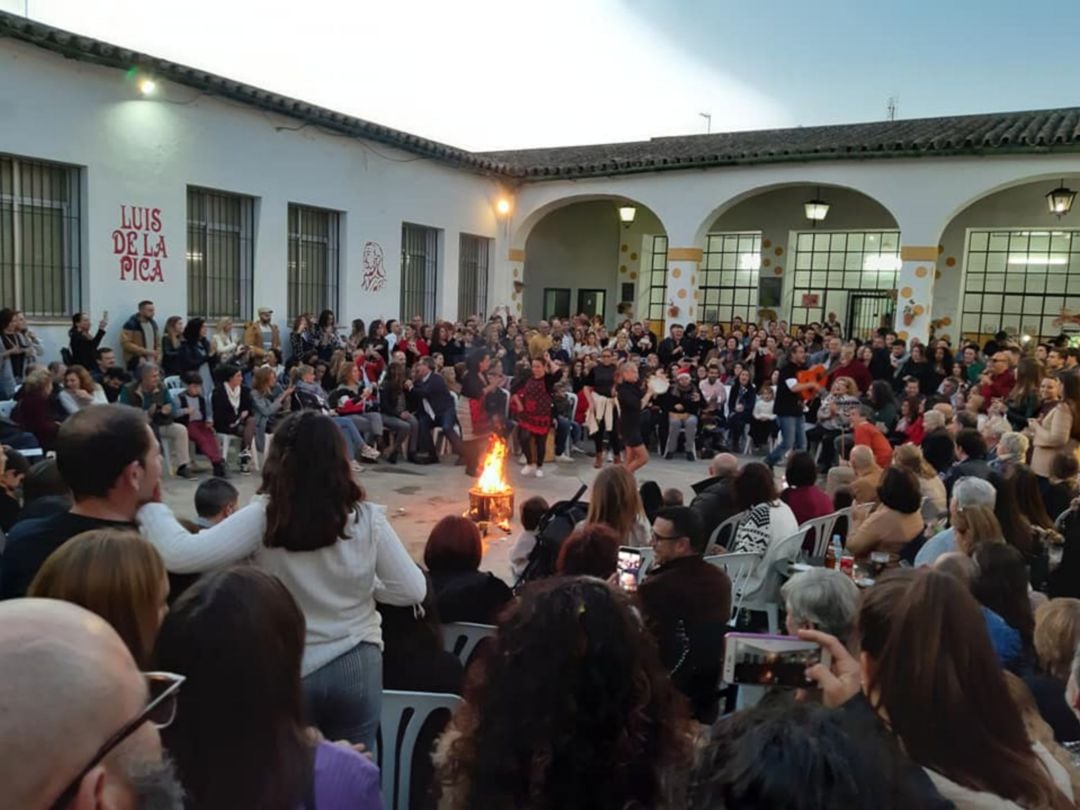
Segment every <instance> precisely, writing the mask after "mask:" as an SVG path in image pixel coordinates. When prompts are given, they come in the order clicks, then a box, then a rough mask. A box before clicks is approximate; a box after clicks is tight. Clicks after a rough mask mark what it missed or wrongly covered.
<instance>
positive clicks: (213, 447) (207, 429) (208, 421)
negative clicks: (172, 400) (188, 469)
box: [176, 371, 226, 478]
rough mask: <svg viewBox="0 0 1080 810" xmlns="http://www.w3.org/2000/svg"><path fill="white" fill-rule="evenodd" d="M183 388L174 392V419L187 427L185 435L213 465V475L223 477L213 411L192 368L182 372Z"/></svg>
mask: <svg viewBox="0 0 1080 810" xmlns="http://www.w3.org/2000/svg"><path fill="white" fill-rule="evenodd" d="M183 383H184V390H183V391H181V392H180V393H178V394H177V395H176V421H177V423H179V424H181V425H183V426H184V428H185V429H186V430H187V434H188V438H189V439H190V440H191V441H193V442H194V443H195V446H196V447H197V448H199V452H200V453H202V454H203V455H204V456H206V457H207V458H208V459H210V463H211V464H213V465H214V475H216V476H217V477H219V478H225V477H226V473H225V460H224V459H223V458H222V456H221V445H219V444H218V440H217V437H216V436H215V435H214V414H213V412H212V411H211V410H210V404H209V403H208V402H207V401H206V397H205V396H203V389H202V377H200V376H199V375H198V373H197V372H195V371H188V372H185V374H184V377H183Z"/></svg>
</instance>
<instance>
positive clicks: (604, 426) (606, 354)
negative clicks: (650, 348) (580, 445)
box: [584, 349, 622, 469]
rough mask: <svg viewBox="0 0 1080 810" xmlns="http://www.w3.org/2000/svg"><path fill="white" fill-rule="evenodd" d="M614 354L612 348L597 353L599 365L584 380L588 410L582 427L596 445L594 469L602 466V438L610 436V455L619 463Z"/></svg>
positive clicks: (619, 450)
mask: <svg viewBox="0 0 1080 810" xmlns="http://www.w3.org/2000/svg"><path fill="white" fill-rule="evenodd" d="M614 363H615V355H614V353H613V352H612V351H611V349H604V350H603V351H601V352H600V362H599V363H598V364H597V365H596V367H595V368H593V370H592V371H590V372H589V373H588V375H587V376H586V378H585V389H584V390H585V399H586V401H587V402H588V403H589V410H588V412H587V413H586V414H585V426H586V429H587V430H588V431H589V436H590V437H591V438H592V440H593V442H594V443H595V444H596V457H595V459H594V460H593V466H594V467H596V468H597V469H600V468H601V467H603V466H604V438H605V436H607V437H610V442H611V452H612V454H613V455H614V458H615V463H619V461H620V457H619V454H620V452H621V449H622V448H621V444H620V442H619V437H618V433H617V432H616V431H615V412H616V410H617V408H618V403H617V400H616V399H615V365H614Z"/></svg>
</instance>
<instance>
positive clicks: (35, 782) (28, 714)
mask: <svg viewBox="0 0 1080 810" xmlns="http://www.w3.org/2000/svg"><path fill="white" fill-rule="evenodd" d="M183 680H184V679H183V678H182V677H180V676H177V675H174V674H172V673H167V672H159V673H154V674H153V675H152V676H150V677H148V676H147V675H146V674H144V673H142V672H140V671H139V668H138V666H137V665H136V663H135V661H134V659H132V657H131V653H129V652H128V650H127V648H126V647H125V646H124V642H123V641H122V640H121V639H120V637H119V636H118V635H117V634H116V632H115V631H114V630H113V629H112V628H111V627H109V625H108V623H107V622H106V621H105V620H104V619H102V618H100V617H98V616H95V615H94V614H93V613H91V612H90V611H88V610H86V609H84V608H81V607H79V606H78V605H73V604H70V603H68V602H61V601H59V600H56V599H19V600H15V601H10V602H5V603H3V604H0V707H2V710H0V740H3V741H4V744H5V747H6V746H8V745H17V746H18V753H17V754H14V753H13V754H11V755H10V756H5V757H3V758H2V759H0V784H3V786H4V806H5V807H10V808H20V809H22V808H47V807H49V808H63V810H85V808H106V807H118V808H119V807H124V808H147V809H148V808H153V810H183V807H184V791H183V789H182V788H181V786H180V783H179V782H178V781H177V779H176V777H175V775H174V774H173V769H172V766H171V765H170V764H169V763H168V762H167V761H166V760H165V759H164V757H163V755H162V750H161V740H160V738H159V737H158V728H159V727H161V726H163V725H168V722H169V721H170V720H171V719H172V718H173V716H174V713H175V712H174V710H175V705H176V704H175V700H176V692H177V689H179V687H180V684H181V683H183ZM150 687H155V689H154V691H153V692H151V691H150ZM104 696H107V697H104ZM118 731H119V732H120V733H119V734H118Z"/></svg>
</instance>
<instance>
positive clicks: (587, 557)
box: [555, 523, 619, 580]
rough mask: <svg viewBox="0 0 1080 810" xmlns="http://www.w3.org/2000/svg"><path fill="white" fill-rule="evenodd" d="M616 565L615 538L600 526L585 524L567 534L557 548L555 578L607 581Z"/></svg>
mask: <svg viewBox="0 0 1080 810" xmlns="http://www.w3.org/2000/svg"><path fill="white" fill-rule="evenodd" d="M618 562H619V537H618V535H616V534H615V530H614V529H611V528H609V527H607V526H605V525H604V524H603V523H586V524H585V525H584V526H581V527H580V528H578V529H575V530H574V531H573V532H571V534H570V536H569V537H567V538H566V539H565V540H563V543H562V546H561V547H560V548H559V556H558V558H557V559H556V561H555V574H556V575H557V576H566V577H571V576H589V577H596V578H597V579H605V580H606V579H608V578H609V577H611V575H612V574H614V573H615V569H616V567H617V566H618Z"/></svg>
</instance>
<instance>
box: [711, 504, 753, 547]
mask: <svg viewBox="0 0 1080 810" xmlns="http://www.w3.org/2000/svg"><path fill="white" fill-rule="evenodd" d="M749 514H750V511H749V510H748V509H747V510H743V511H742V512H736V513H735V514H734V515H732V516H731V517H729V518H728V519H727V520H725V521H724V522H723V523H721V524H720V525H719V526H717V527H716V528H715V529H713V533H712V534H711V535H709V544H708V545H707V546H705V548H706V549H711V548H712V547H713V546H715V545H716V544H717V543H718V542H719V541H720V538H721V537H724V538H726V539H727V541H728V545H729V546H730V545H731V541H732V540H733V539H735V532H737V531H738V530H739V527H740V526H741V525H742V524H743V523H744V522H745V521H746V518H747V517H748V516H749ZM725 529H727V530H728V532H727V534H724V530H725Z"/></svg>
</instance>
